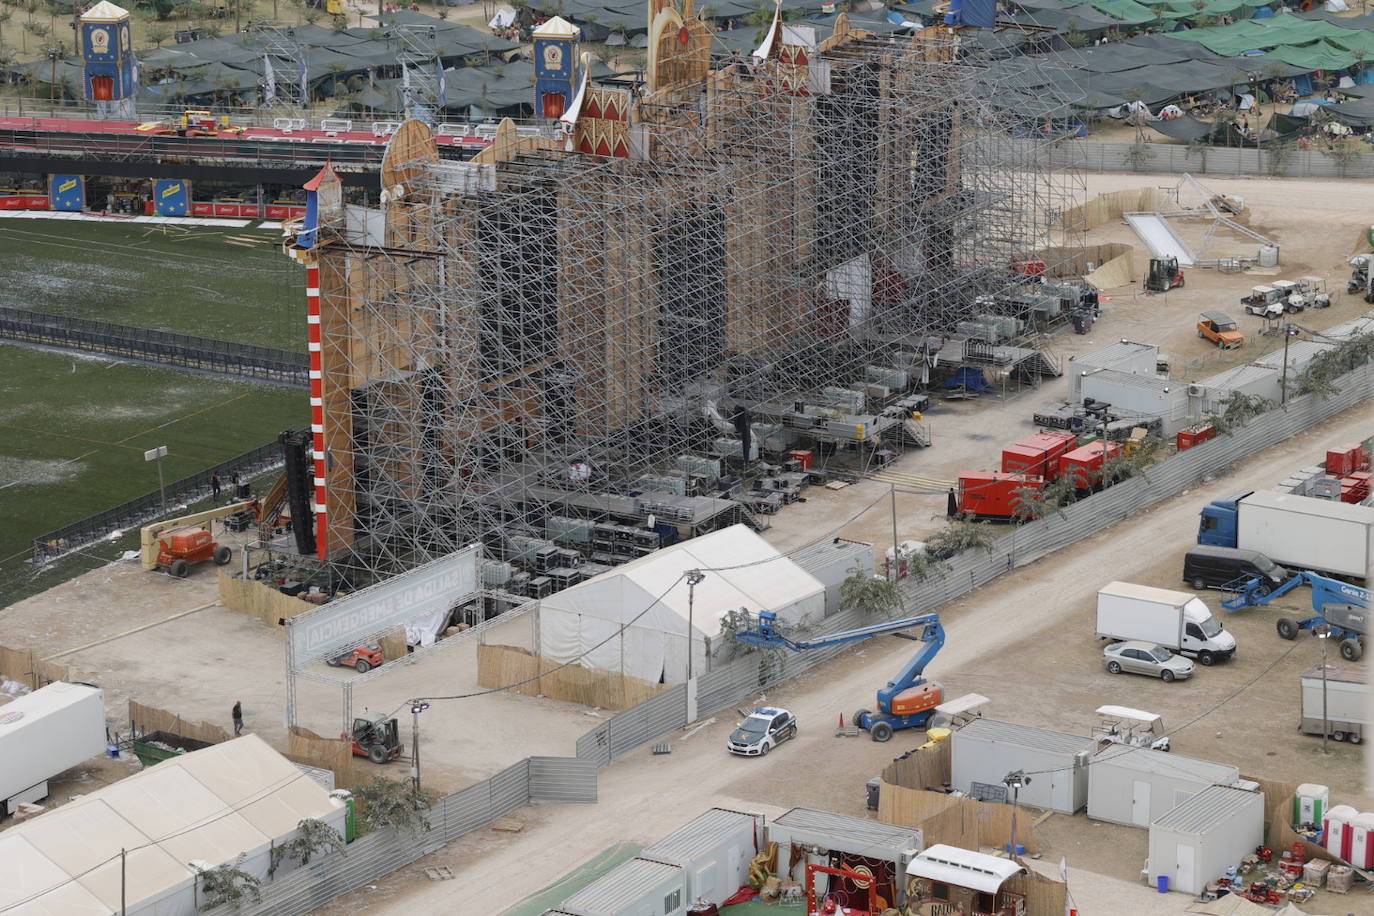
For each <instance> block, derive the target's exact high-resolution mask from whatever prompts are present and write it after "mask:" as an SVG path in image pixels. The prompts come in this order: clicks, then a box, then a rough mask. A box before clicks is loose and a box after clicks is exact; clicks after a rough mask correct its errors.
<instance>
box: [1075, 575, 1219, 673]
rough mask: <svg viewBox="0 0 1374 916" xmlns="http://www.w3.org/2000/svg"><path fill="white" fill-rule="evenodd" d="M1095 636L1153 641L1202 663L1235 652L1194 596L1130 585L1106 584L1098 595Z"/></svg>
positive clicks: (1120, 583) (1200, 602)
mask: <svg viewBox="0 0 1374 916" xmlns="http://www.w3.org/2000/svg"><path fill="white" fill-rule="evenodd" d="M1097 635H1098V636H1099V637H1101V638H1103V639H1116V640H1132V639H1138V640H1142V641H1144V642H1152V643H1157V644H1159V645H1161V646H1163V647H1164V648H1166V649H1172V650H1173V651H1175V652H1177V653H1178V654H1179V655H1187V656H1191V657H1194V658H1196V659H1197V660H1198V662H1199V663H1201V664H1203V665H1210V664H1213V663H1214V662H1219V661H1224V660H1225V659H1228V658H1230V657H1231V656H1232V655H1234V654H1235V651H1236V638H1235V637H1234V636H1232V635H1231V634H1230V633H1228V632H1226V630H1225V628H1224V627H1222V625H1221V624H1220V623H1218V622H1217V620H1216V618H1215V617H1213V616H1212V612H1211V611H1210V610H1208V608H1207V605H1206V604H1204V603H1203V601H1202V599H1201V598H1199V597H1197V596H1196V595H1190V594H1189V593H1188V592H1175V591H1171V590H1169V589H1167V588H1151V587H1150V586H1148V585H1133V584H1131V583H1130V582H1109V583H1107V584H1106V585H1104V586H1103V587H1102V589H1101V590H1100V591H1098V593H1097Z"/></svg>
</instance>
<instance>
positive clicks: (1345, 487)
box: [1341, 472, 1369, 503]
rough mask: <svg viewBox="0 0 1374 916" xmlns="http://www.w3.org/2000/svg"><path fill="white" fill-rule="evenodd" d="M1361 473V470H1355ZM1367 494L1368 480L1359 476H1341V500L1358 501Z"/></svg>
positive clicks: (1361, 500)
mask: <svg viewBox="0 0 1374 916" xmlns="http://www.w3.org/2000/svg"><path fill="white" fill-rule="evenodd" d="M1356 473H1362V472H1356ZM1368 496H1369V480H1368V478H1360V477H1342V478H1341V502H1343V503H1358V502H1363V501H1364V499H1365V498H1366V497H1368Z"/></svg>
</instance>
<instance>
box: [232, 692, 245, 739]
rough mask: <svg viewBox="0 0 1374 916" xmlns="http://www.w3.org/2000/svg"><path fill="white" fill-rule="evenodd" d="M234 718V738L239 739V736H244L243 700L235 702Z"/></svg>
mask: <svg viewBox="0 0 1374 916" xmlns="http://www.w3.org/2000/svg"><path fill="white" fill-rule="evenodd" d="M233 716H234V737H235V738H237V737H238V736H239V735H241V734H243V701H242V700H235V701H234V712H233Z"/></svg>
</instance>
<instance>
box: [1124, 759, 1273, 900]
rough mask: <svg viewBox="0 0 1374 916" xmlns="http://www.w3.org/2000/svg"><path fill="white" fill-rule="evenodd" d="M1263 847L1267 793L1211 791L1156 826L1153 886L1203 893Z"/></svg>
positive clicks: (1151, 870)
mask: <svg viewBox="0 0 1374 916" xmlns="http://www.w3.org/2000/svg"><path fill="white" fill-rule="evenodd" d="M1263 842H1264V794H1263V793H1262V792H1256V791H1252V790H1250V789H1242V788H1238V787H1235V786H1209V787H1208V788H1206V789H1203V790H1202V791H1201V792H1199V793H1198V794H1196V795H1194V796H1193V797H1192V798H1189V799H1188V800H1187V801H1185V802H1184V803H1183V804H1181V805H1179V806H1178V807H1176V808H1174V809H1173V810H1171V811H1169V813H1168V814H1165V815H1164V816H1163V817H1161V818H1160V819H1159V820H1157V821H1155V822H1154V823H1153V824H1151V825H1150V859H1149V874H1150V881H1151V883H1154V884H1158V883H1159V879H1160V878H1161V877H1163V878H1165V879H1166V880H1167V882H1168V888H1167V889H1168V890H1171V891H1182V892H1183V893H1185V894H1200V893H1202V889H1203V888H1204V887H1206V886H1207V883H1208V882H1209V881H1215V880H1216V879H1217V878H1220V877H1221V876H1222V875H1224V874H1226V869H1227V868H1229V867H1230V866H1232V865H1235V864H1236V863H1237V862H1239V861H1240V860H1241V857H1242V856H1244V855H1245V854H1246V853H1250V852H1254V851H1255V847H1256V846H1259V845H1260V844H1261V843H1263Z"/></svg>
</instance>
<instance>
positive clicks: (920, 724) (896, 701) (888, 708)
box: [735, 611, 945, 741]
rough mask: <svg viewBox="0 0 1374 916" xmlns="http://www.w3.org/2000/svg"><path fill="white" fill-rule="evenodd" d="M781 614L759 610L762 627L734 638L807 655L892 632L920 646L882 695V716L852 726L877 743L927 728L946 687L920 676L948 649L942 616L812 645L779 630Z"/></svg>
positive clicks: (865, 716)
mask: <svg viewBox="0 0 1374 916" xmlns="http://www.w3.org/2000/svg"><path fill="white" fill-rule="evenodd" d="M777 619H778V615H777V614H775V613H773V612H772V611H759V622H758V626H757V627H756V628H754V629H749V630H741V631H740V632H738V633H736V634H735V638H736V639H738V640H739V641H740V642H742V643H745V644H747V645H751V646H761V647H763V648H766V649H791V650H792V651H793V652H805V651H806V650H807V649H820V648H823V647H825V646H839V645H844V644H845V643H851V642H859V641H860V640H864V639H871V638H872V637H874V636H883V635H885V634H888V633H892V634H893V635H896V636H902V637H903V638H904V639H912V640H916V641H917V642H920V643H921V644H922V645H921V648H920V650H919V651H917V653H916V654H915V655H913V656H912V657H911V661H909V662H907V663H906V667H904V668H903V669H902V670H901V671H900V672H899V673H898V674H897V676H896V677H895V678H893V679H892V680H890V681H888V682H887V686H885V687H883V688H882V689H881V690H879V691H878V711H877V712H873V711H872V710H869V709H860V710H859V711H858V712H856V713H854V719H853V724H855V725H857V726H858V727H859V728H864V729H867V730H868V733H869V735H870V736H872V738H873V740H874V741H886V740H888V739H889V738H891V737H892V733H893V732H894V731H895V730H897V729H899V728H925V726H926V723H927V722H929V721H930V717H931V716H933V715H934V714H935V707H936V706H939V705H940V702H941V700H942V699H943V697H944V688H942V687H941V686H940V684H939V683H937V682H935V681H927V680H926V679H925V678H924V677H923V676H922V675H923V673H924V672H925V669H926V665H928V664H930V660H931V659H933V658H934V657H935V655H936V653H938V652H939V651H940V649H941V648H942V647H943V646H944V644H945V628H944V627H942V626H940V615H939V614H922V615H921V616H920V617H905V618H903V619H901V620H889V621H886V622H884V623H877V624H873V625H872V626H867V627H859V628H858V629H854V630H844V631H843V632H840V633H831V634H830V635H828V636H821V637H818V638H816V639H811V640H797V639H792V638H791V637H789V636H787V635H786V634H784V633H782V632H781V631H779V630H778V627H777ZM918 627H919V628H920V631H921V632H920V635H918V636H907V635H905V634H903V633H901V632H900V631H901V630H911V629H916V628H918Z"/></svg>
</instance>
